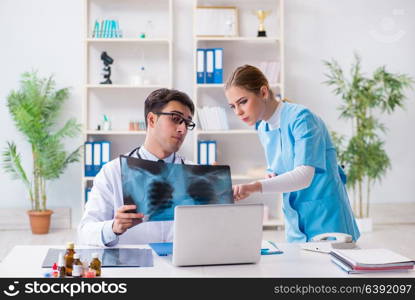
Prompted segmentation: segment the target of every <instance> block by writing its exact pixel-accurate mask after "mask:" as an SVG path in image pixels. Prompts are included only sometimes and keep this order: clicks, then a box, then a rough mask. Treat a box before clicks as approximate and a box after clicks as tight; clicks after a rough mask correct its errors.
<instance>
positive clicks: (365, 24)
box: [0, 0, 415, 224]
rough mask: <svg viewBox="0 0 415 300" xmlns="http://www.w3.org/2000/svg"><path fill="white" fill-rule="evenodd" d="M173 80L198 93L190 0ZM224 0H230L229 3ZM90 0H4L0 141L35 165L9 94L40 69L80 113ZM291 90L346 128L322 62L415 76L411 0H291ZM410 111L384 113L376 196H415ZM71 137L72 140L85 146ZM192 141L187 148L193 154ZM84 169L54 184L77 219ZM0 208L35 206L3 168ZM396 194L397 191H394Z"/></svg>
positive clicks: (181, 17)
mask: <svg viewBox="0 0 415 300" xmlns="http://www.w3.org/2000/svg"><path fill="white" fill-rule="evenodd" d="M174 2H175V3H174V12H175V24H176V25H175V31H174V37H175V44H174V46H175V48H174V58H175V61H174V75H175V78H174V86H175V88H177V89H180V90H183V91H185V92H187V93H189V95H193V91H192V84H191V80H192V70H193V67H192V63H193V60H192V58H191V57H192V53H191V49H192V31H191V30H192V15H191V13H192V1H189V0H175V1H174ZM225 2H226V1H225ZM82 3H83V1H81V0H77V1H74V0H59V1H57V0H36V1H30V0H2V1H0V36H1V44H0V58H1V62H2V64H1V66H2V68H1V72H0V148H1V149H3V148H4V146H5V142H6V140H14V141H16V143H17V144H18V147H19V151H20V152H21V153H22V154H23V162H24V164H30V157H29V153H30V148H29V146H28V144H27V143H26V142H25V141H24V139H23V138H22V136H21V135H20V133H19V132H17V130H16V129H15V127H14V124H13V122H12V120H11V119H10V116H9V113H8V110H7V108H6V105H5V103H6V96H7V95H8V93H9V92H10V90H12V89H14V88H16V87H17V86H18V80H19V78H20V74H22V73H23V72H25V71H29V70H31V69H39V71H40V74H41V75H43V76H46V75H49V74H52V73H53V74H55V78H56V81H57V83H58V85H59V87H64V86H71V87H72V89H71V97H70V99H69V100H68V101H67V104H66V106H65V114H64V116H63V119H64V120H66V119H67V118H69V117H77V118H78V119H79V120H81V100H82V93H81V91H82V89H81V88H82V83H83V80H84V79H83V77H82V76H83V74H84V72H83V65H82V62H83V46H82V34H83V20H82V17H83V5H82ZM285 6H286V7H285V8H286V16H285V37H286V48H285V51H286V96H288V97H289V98H292V99H295V100H296V101H298V102H300V103H303V104H305V105H307V106H309V107H310V108H311V109H313V110H314V111H315V112H317V113H318V114H319V115H320V116H321V117H322V118H323V119H324V120H325V121H326V122H327V124H328V125H329V127H330V128H331V129H333V130H337V131H340V132H344V133H347V132H349V128H348V127H347V124H345V123H344V122H339V121H338V119H337V116H338V112H337V110H336V107H337V106H338V105H339V104H340V103H341V101H340V99H337V98H336V97H335V96H333V94H332V93H331V88H329V87H327V86H325V85H323V84H322V82H323V81H324V80H325V79H324V76H323V73H324V71H325V69H324V67H323V64H322V60H323V59H330V58H335V59H337V60H338V61H339V62H340V64H341V65H342V66H345V67H346V68H349V65H350V62H351V61H352V58H353V51H357V52H358V53H359V54H360V55H361V56H362V61H363V69H364V70H365V71H366V72H368V73H370V72H371V71H373V69H374V68H375V67H377V66H379V65H386V66H387V67H388V69H389V70H391V71H394V72H403V73H407V74H410V75H411V76H412V77H414V78H415V68H414V67H415V57H414V55H413V50H414V49H415V35H414V34H413V28H415V20H414V18H411V16H412V15H414V13H415V2H414V1H412V0H398V1H390V0H382V1H375V0H365V1H358V0H351V1H341V0H336V1H334V0H288V1H286V5H285ZM408 95H409V98H410V100H409V101H408V104H407V109H406V110H405V111H397V112H396V113H395V114H394V115H393V116H388V117H382V121H384V123H385V125H386V127H388V128H389V131H388V134H387V136H386V137H385V139H386V150H387V152H388V153H389V155H390V158H391V162H392V170H391V171H390V172H389V173H388V174H387V176H386V177H385V179H384V180H383V182H382V184H378V185H376V187H375V188H374V191H373V200H374V202H396V203H398V202H415V199H414V197H413V194H412V193H411V185H413V183H414V182H415V175H414V172H413V171H412V169H413V168H414V167H415V157H414V156H413V155H412V153H413V150H412V149H413V148H414V146H415V140H414V138H413V133H412V131H411V130H410V129H409V128H415V106H414V92H413V91H411V92H410V93H408ZM81 142H82V141H81V140H80V139H77V140H71V141H68V143H67V147H68V148H69V147H71V146H72V147H73V146H75V145H78V144H80V143H81ZM190 147H191V143H187V144H185V149H184V153H185V154H188V153H192V149H190ZM80 177H81V166H80V164H73V165H71V166H70V167H69V168H68V170H67V171H66V172H65V174H64V175H63V176H62V177H61V178H60V179H59V180H58V181H56V182H52V183H50V184H49V194H48V195H49V202H48V204H49V207H51V208H53V207H71V208H72V211H73V223H74V224H76V223H77V222H78V220H79V218H80V200H79V199H80V197H81V179H80ZM0 190H1V191H2V197H1V200H0V207H3V208H5V207H22V208H29V201H28V200H27V199H26V193H25V191H24V189H23V186H22V185H21V183H20V182H18V181H12V180H11V179H10V178H9V176H8V174H4V172H3V171H0ZM397 191H399V193H397Z"/></svg>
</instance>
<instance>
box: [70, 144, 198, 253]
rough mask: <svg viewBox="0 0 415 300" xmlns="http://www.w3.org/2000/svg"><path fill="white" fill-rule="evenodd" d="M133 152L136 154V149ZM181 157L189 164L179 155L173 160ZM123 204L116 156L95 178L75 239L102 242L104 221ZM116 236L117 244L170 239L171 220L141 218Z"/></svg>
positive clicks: (94, 244) (108, 221)
mask: <svg viewBox="0 0 415 300" xmlns="http://www.w3.org/2000/svg"><path fill="white" fill-rule="evenodd" d="M126 155H128V154H126ZM133 156H134V157H137V154H136V152H135V153H134V155H133ZM143 158H144V157H143ZM146 159H148V158H146ZM182 159H183V161H184V162H185V164H192V162H190V161H186V160H185V159H184V158H183V157H181V156H180V155H176V159H175V163H182ZM122 205H124V201H123V195H122V183H121V167H120V159H119V158H116V159H114V160H112V161H110V162H108V163H106V164H105V165H104V166H103V167H102V169H101V171H100V172H99V173H98V174H97V176H96V177H95V179H94V185H93V187H92V190H91V193H90V195H89V199H88V202H87V203H86V205H85V212H84V215H83V217H82V219H81V222H80V224H79V226H78V241H77V242H78V243H80V244H82V245H91V246H105V245H104V243H103V240H102V230H103V227H104V224H105V223H110V224H111V225H112V222H113V219H114V215H115V213H116V211H117V209H118V208H119V207H120V206H122ZM107 226H108V225H107ZM118 237H119V240H118V244H148V243H157V242H171V241H172V240H173V221H162V222H143V223H140V224H138V225H136V226H134V227H132V228H130V229H128V230H127V231H126V232H124V233H123V234H121V235H119V236H118ZM112 246H113V245H112Z"/></svg>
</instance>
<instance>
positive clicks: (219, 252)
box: [172, 204, 264, 266]
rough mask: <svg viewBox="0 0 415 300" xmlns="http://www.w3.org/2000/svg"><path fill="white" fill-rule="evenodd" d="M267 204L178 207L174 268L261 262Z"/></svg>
mask: <svg viewBox="0 0 415 300" xmlns="http://www.w3.org/2000/svg"><path fill="white" fill-rule="evenodd" d="M263 211H264V210H263V204H220V205H189V206H187V205H186V206H176V207H175V212H174V213H175V215H174V219H175V221H174V237H173V259H172V260H173V265H175V266H195V265H216V264H240V263H257V262H258V261H259V260H260V257H261V255H260V254H261V242H262V218H263Z"/></svg>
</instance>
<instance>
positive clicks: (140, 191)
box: [120, 156, 233, 221]
mask: <svg viewBox="0 0 415 300" xmlns="http://www.w3.org/2000/svg"><path fill="white" fill-rule="evenodd" d="M120 161H121V178H122V179H121V180H122V189H123V198H124V204H125V205H129V204H135V205H136V206H137V209H136V210H137V212H139V213H142V214H144V216H145V219H147V220H148V221H169V220H173V219H174V208H175V207H176V206H177V205H203V204H229V203H233V195H232V181H231V174H230V168H229V166H206V165H185V164H171V163H162V162H156V161H149V160H144V159H139V158H134V157H128V156H120Z"/></svg>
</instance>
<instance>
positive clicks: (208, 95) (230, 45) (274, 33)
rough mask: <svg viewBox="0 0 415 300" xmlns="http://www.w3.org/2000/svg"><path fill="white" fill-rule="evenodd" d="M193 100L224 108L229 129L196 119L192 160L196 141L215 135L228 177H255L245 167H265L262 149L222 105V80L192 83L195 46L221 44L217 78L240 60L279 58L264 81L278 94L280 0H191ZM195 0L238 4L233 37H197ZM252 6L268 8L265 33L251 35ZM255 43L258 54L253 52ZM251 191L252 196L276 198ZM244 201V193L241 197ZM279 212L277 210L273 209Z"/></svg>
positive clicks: (257, 61) (281, 57)
mask: <svg viewBox="0 0 415 300" xmlns="http://www.w3.org/2000/svg"><path fill="white" fill-rule="evenodd" d="M193 3H194V4H193V6H194V7H193V9H194V15H193V20H194V24H193V66H194V70H193V91H194V94H193V100H194V102H195V106H196V111H197V110H198V109H200V108H201V107H203V106H221V107H223V108H225V110H227V118H228V121H229V122H228V123H229V128H230V129H229V130H212V131H209V130H201V129H200V127H199V126H200V125H199V124H200V123H201V122H200V121H199V122H198V127H197V129H196V130H195V132H194V141H193V142H194V145H193V148H194V151H193V153H194V158H193V160H194V161H196V162H197V160H198V141H199V140H216V141H217V157H218V162H219V164H226V165H230V167H231V170H232V174H233V175H232V181H233V183H244V182H245V183H246V182H251V181H254V180H258V179H261V178H263V177H261V178H259V177H256V176H249V175H246V174H249V172H248V170H250V169H253V168H254V169H258V168H263V169H264V170H265V169H266V161H265V155H264V153H263V149H262V147H261V146H260V142H259V139H258V136H257V134H256V131H255V130H254V128H250V127H248V126H245V125H244V124H242V122H241V121H240V120H238V119H237V118H236V116H234V114H233V112H232V111H231V110H230V109H229V108H228V104H227V101H226V97H225V93H224V87H225V84H224V83H220V84H197V78H196V74H197V71H196V61H197V57H196V50H197V49H198V48H223V82H226V79H227V78H228V76H230V75H231V73H232V71H233V70H234V69H235V68H236V67H238V66H240V65H243V64H251V65H255V66H257V67H258V66H259V65H260V63H261V61H278V62H280V76H279V80H278V82H270V87H271V89H272V90H273V91H274V93H276V94H280V95H281V96H283V95H284V87H285V82H284V0H259V1H249V0H239V1H236V0H226V1H221V0H209V1H208V0H206V1H204V0H194V2H193ZM198 6H216V7H218V6H234V7H236V8H237V10H238V24H237V26H238V27H239V30H238V31H239V36H235V37H217V36H212V37H206V36H203V37H198V36H196V22H197V21H198V20H197V19H196V18H197V17H196V13H195V11H196V9H197V7H198ZM255 9H265V10H272V13H271V14H270V15H269V16H268V17H267V19H266V20H265V29H266V31H267V37H257V36H256V32H257V28H258V24H259V23H258V20H257V18H256V16H255V15H253V13H252V11H253V10H255ZM258 49H261V55H260V56H258ZM266 198H267V197H263V196H257V197H256V198H255V199H253V200H252V202H264V203H267V201H277V200H278V199H277V198H278V197H274V198H275V199H270V198H269V197H268V199H266ZM247 201H248V199H247ZM278 215H279V216H282V213H281V211H279V212H278ZM280 225H283V221H282V219H281V218H278V219H276V218H269V219H267V220H266V221H265V222H264V227H275V226H280Z"/></svg>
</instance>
